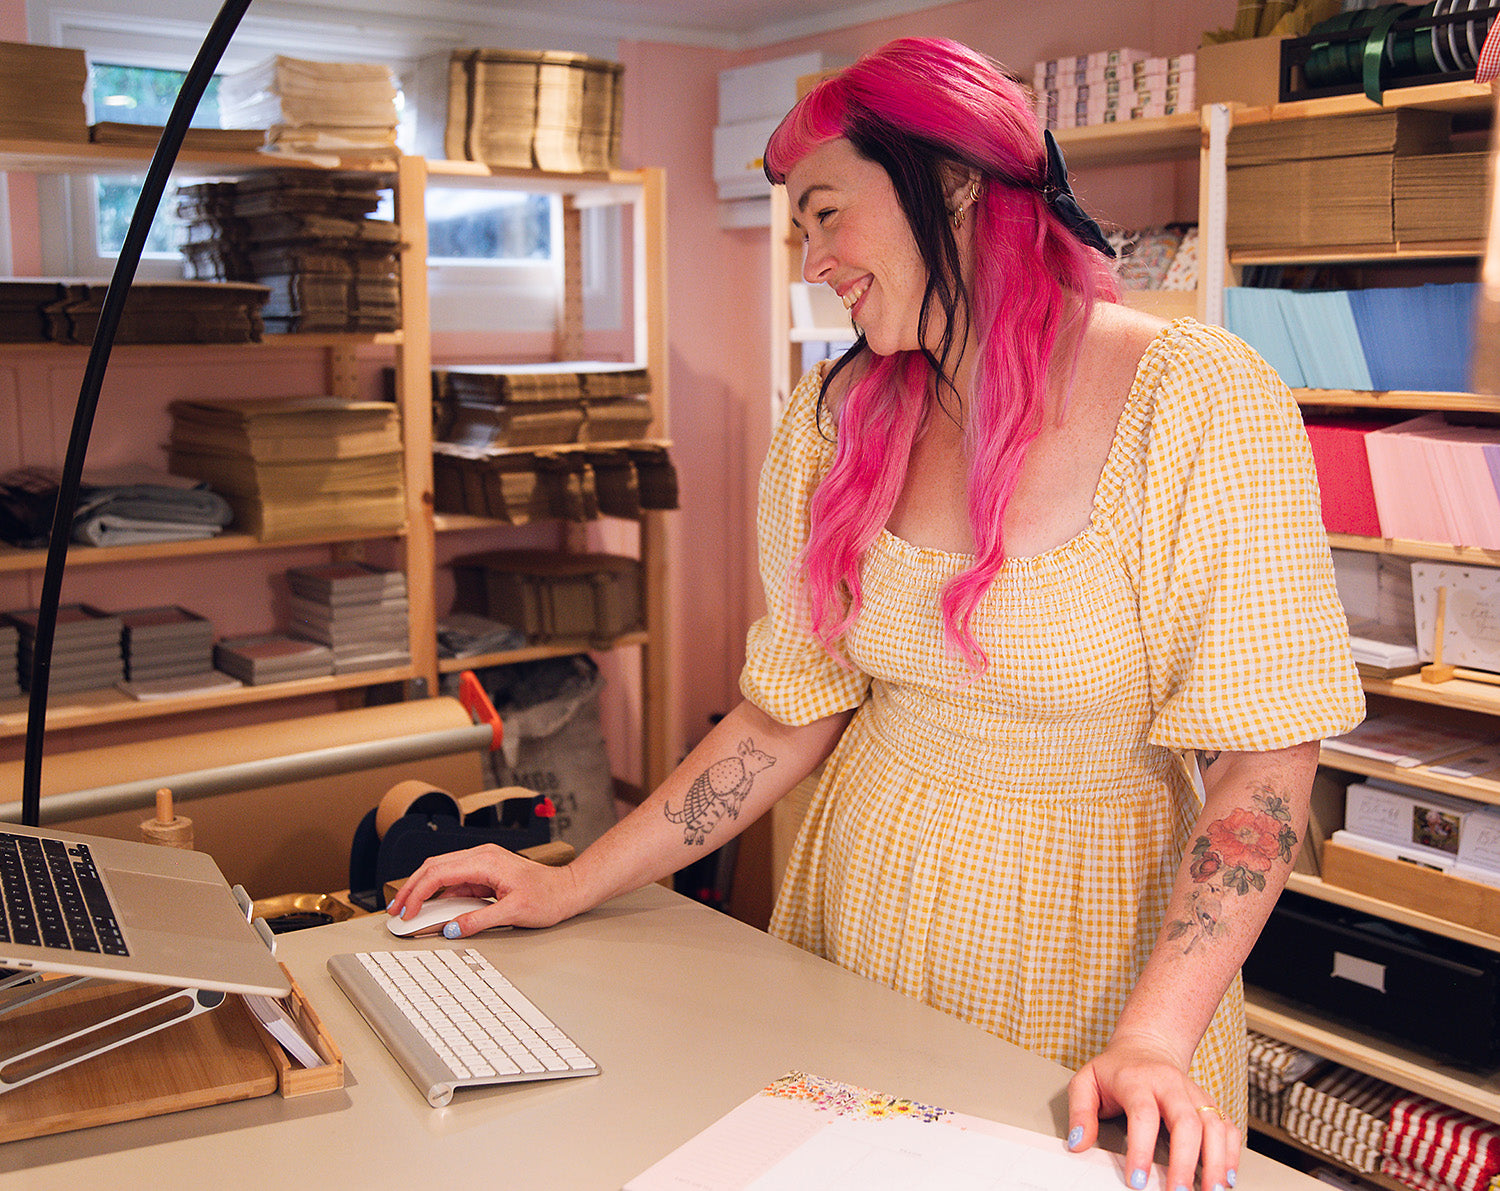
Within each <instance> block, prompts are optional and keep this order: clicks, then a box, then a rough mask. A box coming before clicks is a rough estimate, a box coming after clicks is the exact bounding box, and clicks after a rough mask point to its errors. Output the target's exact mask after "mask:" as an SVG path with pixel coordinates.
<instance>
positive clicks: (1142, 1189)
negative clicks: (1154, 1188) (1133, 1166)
mask: <svg viewBox="0 0 1500 1191" xmlns="http://www.w3.org/2000/svg"><path fill="white" fill-rule="evenodd" d="M1130 1185H1131V1186H1132V1187H1134V1188H1135V1191H1146V1172H1145V1171H1144V1170H1132V1171H1131V1172H1130Z"/></svg>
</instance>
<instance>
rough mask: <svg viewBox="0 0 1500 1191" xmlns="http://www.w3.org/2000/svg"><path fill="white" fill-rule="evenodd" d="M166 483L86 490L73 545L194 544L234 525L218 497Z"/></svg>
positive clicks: (95, 486) (100, 486) (75, 523)
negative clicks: (80, 543) (79, 543)
mask: <svg viewBox="0 0 1500 1191" xmlns="http://www.w3.org/2000/svg"><path fill="white" fill-rule="evenodd" d="M163 479H164V480H165V481H167V482H163V483H152V482H133V483H119V484H93V485H88V486H86V487H85V488H84V489H83V490H82V491H81V492H80V493H79V499H78V509H77V512H76V513H75V514H74V516H73V540H74V541H75V542H83V543H85V544H87V545H90V546H128V545H134V544H137V543H144V542H186V541H195V540H197V539H200V538H212V537H216V536H217V535H218V534H220V533H223V532H224V528H225V527H226V526H227V525H228V524H229V523H230V522H231V521H232V520H233V519H234V510H233V509H231V508H230V506H229V502H228V501H227V500H225V499H224V498H223V497H222V496H220V495H219V494H218V493H217V492H212V491H210V490H209V489H208V488H205V487H202V486H200V485H191V486H185V485H184V484H183V483H182V481H181V480H179V479H177V478H176V477H163Z"/></svg>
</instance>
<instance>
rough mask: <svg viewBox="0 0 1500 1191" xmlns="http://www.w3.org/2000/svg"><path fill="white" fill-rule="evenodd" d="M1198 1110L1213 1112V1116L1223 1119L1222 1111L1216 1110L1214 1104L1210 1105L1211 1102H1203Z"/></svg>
mask: <svg viewBox="0 0 1500 1191" xmlns="http://www.w3.org/2000/svg"><path fill="white" fill-rule="evenodd" d="M1198 1111H1199V1112H1211V1113H1213V1114H1214V1116H1216V1117H1218V1118H1219V1120H1221V1121H1222V1120H1223V1119H1224V1114H1223V1113H1222V1112H1220V1111H1219V1110H1218V1109H1217V1108H1216V1107H1215V1106H1214V1105H1212V1104H1204V1105H1202V1106H1201V1107H1199V1109H1198Z"/></svg>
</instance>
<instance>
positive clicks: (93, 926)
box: [0, 832, 130, 955]
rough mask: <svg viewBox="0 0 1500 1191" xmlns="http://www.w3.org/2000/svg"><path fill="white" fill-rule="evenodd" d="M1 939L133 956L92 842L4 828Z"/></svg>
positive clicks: (0, 850) (1, 838) (0, 879)
mask: <svg viewBox="0 0 1500 1191" xmlns="http://www.w3.org/2000/svg"><path fill="white" fill-rule="evenodd" d="M0 908H3V911H4V912H3V913H0V942H5V943H27V944H30V945H31V946H34V947H56V948H59V949H62V950H67V951H91V952H94V953H96V954H98V953H102V954H104V955H129V954H130V952H129V950H128V949H127V948H126V946H125V939H124V936H123V935H122V934H121V933H120V924H119V922H118V921H117V920H116V918H115V914H114V909H113V907H112V906H111V905H110V904H109V895H108V894H107V893H106V892H105V890H104V882H103V881H101V880H100V879H99V871H98V869H96V868H95V867H94V859H93V856H92V854H91V853H90V852H89V848H88V845H87V844H77V843H75V844H72V845H69V844H65V843H64V842H63V841H62V840H58V839H38V838H36V837H35V836H30V835H12V834H10V833H8V832H0Z"/></svg>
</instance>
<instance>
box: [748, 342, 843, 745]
mask: <svg viewBox="0 0 1500 1191" xmlns="http://www.w3.org/2000/svg"><path fill="white" fill-rule="evenodd" d="M825 367H826V365H819V366H818V367H816V368H814V369H813V370H812V371H810V372H809V373H808V374H807V375H806V376H804V377H803V378H802V380H801V382H800V383H799V384H798V385H797V387H796V389H794V390H793V392H792V396H791V400H790V401H789V402H788V403H787V408H786V411H785V413H784V414H783V415H782V419H781V422H780V424H779V425H778V426H777V429H776V433H775V435H774V436H773V437H772V440H771V448H770V451H769V452H768V453H767V455H766V461H765V464H764V465H763V466H762V468H761V474H760V488H759V512H758V515H757V521H756V533H757V538H758V541H759V546H760V574H761V582H762V584H763V585H764V587H765V597H766V609H767V611H766V614H765V615H764V616H763V617H761V618H760V619H759V620H758V621H756V622H755V623H754V624H753V625H752V626H751V627H750V631H749V634H748V636H747V639H746V645H745V658H746V660H745V667H744V670H743V671H742V672H741V674H740V692H741V694H743V695H744V696H745V698H746V699H748V700H749V701H750V702H752V703H754V704H756V706H758V707H760V708H761V709H762V710H763V711H765V712H766V713H767V714H768V715H770V716H771V717H772V718H774V719H776V720H779V721H781V722H782V723H784V724H791V725H794V726H801V725H803V724H809V723H812V722H813V721H815V720H819V719H822V718H823V717H825V716H829V715H833V714H835V713H837V712H840V711H847V710H849V709H850V708H852V707H857V706H858V705H859V704H860V703H861V702H863V700H864V697H865V693H866V691H867V690H868V689H869V678H868V677H867V676H866V675H864V674H863V673H861V672H859V671H858V670H856V669H854V668H853V666H852V665H851V664H850V662H849V660H848V659H847V658H846V657H843V656H842V655H840V656H838V657H835V656H834V655H832V654H830V653H829V652H828V650H827V649H825V648H824V647H823V645H822V644H821V643H820V642H819V641H818V640H817V639H816V638H815V637H813V636H812V634H811V632H810V630H809V629H808V626H807V619H806V616H805V615H804V614H803V612H802V605H801V603H800V601H799V599H798V593H797V590H796V587H795V585H794V583H793V582H792V571H793V567H794V565H795V563H796V560H797V558H798V556H799V555H800V554H801V552H802V549H803V547H804V546H805V545H806V544H807V532H808V530H807V525H808V523H807V510H808V503H809V501H810V500H811V499H812V494H813V492H814V491H816V489H817V486H818V483H819V481H820V480H821V479H822V478H823V476H824V474H826V472H827V470H828V468H829V466H830V464H831V463H832V462H833V443H832V441H831V440H829V439H828V438H826V437H825V432H824V431H823V430H821V429H820V428H819V426H818V424H817V407H818V390H819V388H820V386H821V384H822V380H823V372H824V368H825Z"/></svg>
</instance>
